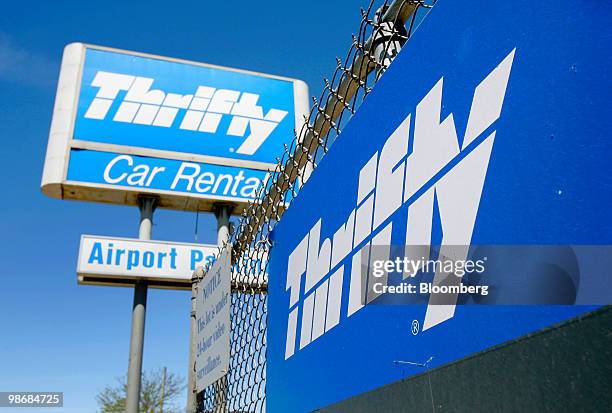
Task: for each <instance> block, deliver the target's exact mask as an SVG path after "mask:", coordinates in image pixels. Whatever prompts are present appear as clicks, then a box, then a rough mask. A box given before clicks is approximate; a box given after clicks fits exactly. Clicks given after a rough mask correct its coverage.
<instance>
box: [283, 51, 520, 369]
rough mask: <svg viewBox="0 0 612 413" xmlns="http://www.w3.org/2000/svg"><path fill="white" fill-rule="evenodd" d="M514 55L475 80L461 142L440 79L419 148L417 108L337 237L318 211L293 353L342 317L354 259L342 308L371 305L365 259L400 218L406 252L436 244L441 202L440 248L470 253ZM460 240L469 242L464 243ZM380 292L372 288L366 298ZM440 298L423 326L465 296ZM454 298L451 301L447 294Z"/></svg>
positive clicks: (295, 293)
mask: <svg viewBox="0 0 612 413" xmlns="http://www.w3.org/2000/svg"><path fill="white" fill-rule="evenodd" d="M514 54H515V50H512V51H511V52H510V53H509V54H508V55H507V56H506V57H505V58H504V59H503V60H502V61H501V63H499V65H498V66H497V67H496V68H495V69H493V70H492V71H491V72H490V73H489V75H487V76H486V77H485V79H484V80H482V82H480V84H479V85H478V86H477V87H476V89H475V91H474V96H473V99H472V106H471V109H470V114H469V118H468V122H467V127H466V131H465V135H464V137H463V140H462V142H461V144H460V143H459V139H458V137H457V132H456V129H455V121H454V119H453V115H452V114H450V115H449V116H448V117H446V119H444V120H442V121H440V115H441V106H442V87H443V81H444V78H441V79H440V80H439V81H438V82H437V83H436V84H435V85H434V86H433V88H432V89H431V90H430V91H429V92H428V93H427V94H426V95H425V97H424V98H423V99H422V100H421V101H420V103H419V104H418V105H417V107H416V113H415V119H414V131H413V137H414V138H413V142H412V151H411V152H410V153H409V150H408V148H409V136H410V125H411V120H410V119H411V114H408V116H407V117H406V118H405V119H404V121H403V122H402V123H401V124H400V125H399V127H398V128H397V129H396V130H395V131H394V132H393V134H391V136H390V137H389V138H388V139H387V140H386V141H385V143H384V146H383V147H382V149H381V150H380V151H378V152H376V153H374V154H373V155H372V157H371V158H370V159H369V160H368V162H366V163H365V165H363V167H362V168H361V170H360V172H359V182H358V189H357V194H356V196H357V199H356V205H355V208H354V209H353V211H352V212H351V213H350V214H349V216H348V217H347V219H346V221H345V223H344V224H343V225H341V226H340V228H338V229H337V230H336V231H335V232H334V235H333V237H332V238H331V239H330V238H326V239H324V240H322V241H321V239H320V233H321V226H322V224H323V223H322V219H319V220H318V221H317V222H316V223H315V224H314V225H313V227H312V228H311V229H310V231H309V232H308V234H306V235H305V236H304V238H303V239H302V240H301V242H299V244H298V245H297V246H296V247H295V249H294V250H293V252H292V253H291V254H290V256H289V258H288V263H287V281H286V289H287V290H288V292H289V311H288V319H287V337H286V347H285V359H288V358H289V357H291V356H292V355H293V354H294V353H295V351H296V346H297V350H298V351H299V350H301V349H303V348H304V347H305V346H307V345H308V344H310V343H311V342H312V341H314V340H316V339H317V338H319V337H320V336H322V335H323V334H325V333H326V332H327V331H329V330H330V329H332V328H334V327H335V326H337V325H338V324H339V323H340V321H341V318H342V317H341V307H342V297H343V294H342V288H343V285H344V283H343V279H344V267H345V263H348V262H349V260H350V262H351V273H350V282H349V283H348V288H349V292H348V298H347V299H348V303H347V309H348V310H347V312H346V315H342V316H344V318H345V319H346V318H348V317H351V316H352V315H354V314H355V313H356V312H358V311H359V310H360V309H362V308H363V305H364V304H363V303H364V299H363V297H362V294H363V292H364V291H362V290H363V286H362V278H361V277H362V275H361V271H362V264H363V265H365V266H367V265H368V264H367V262H366V263H362V259H363V256H364V255H365V256H366V257H367V256H368V255H367V253H368V251H370V248H371V246H372V245H380V246H389V245H390V244H391V232H392V228H393V225H405V227H406V240H405V241H406V242H405V245H406V256H408V257H411V256H412V255H414V254H416V253H417V252H418V254H422V252H423V250H422V248H421V247H420V246H424V245H430V244H431V238H432V225H433V219H434V208H436V206H437V209H438V213H439V217H440V222H441V228H442V241H441V247H440V254H444V256H451V257H452V258H454V259H456V260H465V259H466V255H467V252H468V246H469V244H470V242H471V238H472V232H473V230H474V224H475V221H476V215H477V212H478V206H479V204H480V198H481V195H482V190H483V186H484V181H485V177H486V173H487V169H488V166H489V160H490V157H491V151H492V149H493V142H494V140H495V131H494V130H493V131H491V130H489V128H490V127H491V125H492V124H493V123H494V122H495V121H496V120H497V119H498V118H499V116H500V114H501V110H502V106H503V102H504V98H505V95H506V87H507V85H508V79H509V77H510V71H511V68H512V63H513V60H514ZM485 132H487V133H485ZM460 145H461V146H460ZM436 201H437V202H436ZM403 205H407V206H408V214H407V220H406V222H394V221H397V220H396V219H395V220H394V219H392V218H391V216H392V215H393V214H394V212H396V211H397V210H398V209H399V208H400V207H402V206H403ZM450 246H452V247H453V248H452V249H451V248H450ZM457 246H465V249H464V250H462V251H458V248H457ZM417 247H419V248H417ZM445 247H446V249H445ZM364 251H365V254H364ZM460 255H463V256H460ZM382 258H383V257H380V256H378V257H377V259H382ZM387 258H388V257H387ZM414 258H415V259H417V258H418V257H416V256H415V257H414ZM304 276H305V280H304V285H305V287H304V292H303V293H301V291H300V285H301V283H302V278H303V277H304ZM406 276H407V275H406ZM444 277H445V274H444V273H443V272H442V271H439V272H438V273H436V274H435V276H434V280H433V284H434V285H439V283H440V282H441V281H442V280H443V278H444ZM378 281H381V280H380V279H379V280H378ZM375 298H376V297H375V296H371V295H369V294H368V297H367V299H366V300H365V302H370V301H372V300H373V299H375ZM437 298H439V297H436V295H435V294H432V295H431V296H430V298H429V304H428V306H427V310H426V313H425V320H424V321H423V330H427V329H429V328H432V327H434V326H436V325H438V324H440V323H442V322H443V321H446V320H448V319H450V318H452V317H453V315H454V313H455V306H456V303H455V304H453V305H451V304H443V305H433V304H434V303H435V302H436V299H437ZM445 299H446V301H445V302H446V303H448V295H446V298H445ZM300 319H301V322H300V323H299V325H300V331H299V332H298V322H299V321H300Z"/></svg>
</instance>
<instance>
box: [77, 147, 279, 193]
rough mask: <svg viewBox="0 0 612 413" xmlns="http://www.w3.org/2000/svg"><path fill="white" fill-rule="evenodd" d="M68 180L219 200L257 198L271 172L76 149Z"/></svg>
mask: <svg viewBox="0 0 612 413" xmlns="http://www.w3.org/2000/svg"><path fill="white" fill-rule="evenodd" d="M70 158H71V161H70V166H69V168H68V181H74V182H91V183H96V184H103V185H112V186H113V187H117V188H122V187H124V188H133V189H145V190H161V191H172V192H177V193H184V194H186V195H189V194H196V195H207V196H209V197H211V198H215V197H216V198H219V199H255V198H256V196H257V193H258V191H259V189H260V188H261V187H262V186H263V185H264V184H265V182H266V181H267V180H268V177H269V173H268V172H266V171H260V170H257V169H248V168H234V167H228V166H220V165H210V164H202V163H195V162H184V161H175V160H171V159H159V158H148V157H143V156H135V155H126V154H117V153H110V152H96V151H88V150H80V149H73V150H72V153H71V155H70Z"/></svg>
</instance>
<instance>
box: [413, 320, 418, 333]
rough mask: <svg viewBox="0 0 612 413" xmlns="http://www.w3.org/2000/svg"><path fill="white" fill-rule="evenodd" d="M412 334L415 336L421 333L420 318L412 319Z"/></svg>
mask: <svg viewBox="0 0 612 413" xmlns="http://www.w3.org/2000/svg"><path fill="white" fill-rule="evenodd" d="M412 334H413V335H415V336H416V335H417V334H419V321H418V320H412Z"/></svg>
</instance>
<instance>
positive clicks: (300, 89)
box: [42, 43, 308, 211]
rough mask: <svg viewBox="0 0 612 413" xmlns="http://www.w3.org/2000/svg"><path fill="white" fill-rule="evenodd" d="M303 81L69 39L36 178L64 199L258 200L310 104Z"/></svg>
mask: <svg viewBox="0 0 612 413" xmlns="http://www.w3.org/2000/svg"><path fill="white" fill-rule="evenodd" d="M307 95H308V91H307V87H306V84H305V83H304V82H302V81H299V80H295V79H288V78H283V77H278V76H271V75H265V74H260V73H253V72H247V71H242V70H236V69H229V68H223V67H218V66H211V65H205V64H201V63H195V62H188V61H183V60H178V59H171V58H165V57H159V56H153V55H146V54H141V53H134V52H127V51H122V50H115V49H109V48H104V47H98V46H90V45H84V44H81V43H73V44H70V45H68V46H67V47H66V49H65V51H64V57H63V60H62V67H61V71H60V79H59V84H58V91H57V96H56V102H55V108H54V114H53V120H52V125H51V131H50V136H49V144H48V148H47V157H46V161H45V169H44V173H43V179H42V190H43V192H44V193H46V194H47V195H50V196H53V197H56V198H62V199H78V200H89V201H101V202H110V203H119V204H130V205H134V204H136V202H137V201H136V196H137V194H154V195H158V196H159V197H160V204H159V205H160V206H162V207H168V208H174V209H182V210H200V211H203V210H210V208H211V205H212V203H213V202H216V201H226V202H231V203H235V204H238V205H241V204H245V203H246V202H248V201H250V200H253V199H254V198H255V197H256V194H257V191H258V190H259V189H260V188H261V187H262V186H263V185H265V182H266V181H267V179H268V178H269V176H270V175H269V171H270V170H272V169H273V168H274V166H275V163H276V157H277V156H278V155H279V153H280V152H282V148H283V144H285V143H289V142H291V140H292V139H293V136H294V129H296V128H299V127H300V126H301V122H303V115H304V114H305V113H306V112H307V110H308V101H307Z"/></svg>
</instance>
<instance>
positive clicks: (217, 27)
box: [0, 1, 365, 413]
mask: <svg viewBox="0 0 612 413" xmlns="http://www.w3.org/2000/svg"><path fill="white" fill-rule="evenodd" d="M363 3H365V1H333V2H330V1H325V2H324V1H311V2H308V3H299V4H293V3H291V2H280V1H267V2H246V1H245V2H238V3H237V2H223V1H216V2H212V1H199V2H175V3H168V2H159V1H149V2H142V3H140V2H138V3H137V2H125V1H124V2H118V1H113V2H111V1H107V2H104V4H102V3H100V4H96V5H93V4H92V3H88V2H82V1H79V2H77V1H62V2H39V3H31V4H23V3H22V4H19V5H18V4H17V3H8V4H6V5H5V6H4V7H3V13H2V14H1V15H0V125H2V126H1V129H0V133H1V135H0V136H1V139H2V142H3V145H4V146H3V149H2V151H1V152H0V160H1V163H2V168H1V170H2V174H1V175H0V183H1V184H2V187H3V188H4V195H3V200H4V202H2V203H1V204H0V223H1V226H0V228H2V232H3V233H4V241H3V242H2V245H1V246H0V259H1V262H2V265H3V267H2V271H1V272H0V276H1V277H2V284H1V286H0V325H1V329H0V331H1V332H0V391H45V390H47V391H50V390H53V391H63V392H64V393H65V396H64V405H65V408H64V409H63V411H65V412H93V411H95V410H96V407H97V406H96V403H95V395H96V394H97V393H98V392H99V391H100V390H102V389H103V388H104V386H106V385H108V384H112V383H114V381H115V378H117V377H120V376H122V375H124V374H125V373H126V369H127V361H128V360H127V359H128V347H129V330H130V314H131V306H132V290H131V289H127V288H113V287H86V286H78V285H77V282H76V274H75V268H76V259H77V252H78V241H79V237H80V235H81V234H83V233H87V234H96V235H109V236H123V237H136V236H137V234H138V211H137V209H136V208H131V207H123V206H109V205H100V204H94V203H83V202H72V201H59V200H55V199H50V198H47V197H45V196H44V195H42V193H41V192H40V189H39V184H40V177H41V172H42V166H43V160H44V154H45V149H46V144H47V138H48V131H49V124H50V120H51V113H52V108H53V100H54V95H55V85H56V81H57V75H58V70H59V63H60V59H61V53H62V49H63V47H64V45H66V44H68V43H71V42H75V41H80V42H86V43H92V44H99V45H104V46H111V47H116V48H121V49H130V50H137V51H142V52H147V53H154V54H159V55H165V56H172V57H178V58H184V59H190V60H195V61H201V62H206V63H213V64H219V65H224V66H230V67H238V68H244V69H249V70H254V71H260V72H268V73H273V74H278V75H284V76H289V77H295V78H300V79H303V80H305V81H306V82H307V83H308V84H309V86H310V91H311V94H314V95H316V96H318V95H319V93H320V91H321V89H322V86H323V81H322V77H323V76H331V74H332V72H333V70H334V68H335V60H334V58H335V57H336V56H339V57H342V58H343V57H344V56H345V53H346V51H347V50H348V47H349V46H350V42H351V37H350V35H351V33H354V32H355V31H357V30H358V25H359V19H360V14H359V6H360V5H364V4H363ZM199 222H200V225H199V240H200V241H201V242H208V243H212V242H214V241H215V239H216V235H215V224H214V219H213V217H212V216H210V215H206V214H205V215H201V216H200V220H199ZM194 230H195V214H193V213H181V212H174V211H166V210H159V211H157V212H156V217H155V226H154V229H153V238H154V239H159V240H177V241H187V242H192V241H194ZM189 299H190V296H189V293H188V292H177V291H160V290H152V291H150V292H149V301H148V309H147V321H146V323H147V324H146V337H145V351H144V368H145V369H147V370H150V369H157V368H161V367H163V366H167V367H168V369H169V370H170V371H172V372H174V373H177V374H179V375H181V376H183V377H184V376H185V373H186V370H187V347H188V334H189V332H188V322H189V318H188V316H189V305H190V304H189V301H190V300H189ZM181 403H184V400H181ZM1 410H2V409H0V411H1ZM21 411H22V412H24V413H26V412H27V409H22V410H21ZM54 411H58V410H54Z"/></svg>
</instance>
